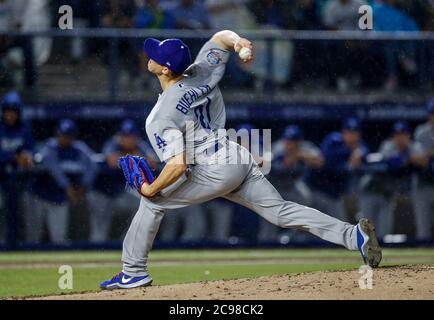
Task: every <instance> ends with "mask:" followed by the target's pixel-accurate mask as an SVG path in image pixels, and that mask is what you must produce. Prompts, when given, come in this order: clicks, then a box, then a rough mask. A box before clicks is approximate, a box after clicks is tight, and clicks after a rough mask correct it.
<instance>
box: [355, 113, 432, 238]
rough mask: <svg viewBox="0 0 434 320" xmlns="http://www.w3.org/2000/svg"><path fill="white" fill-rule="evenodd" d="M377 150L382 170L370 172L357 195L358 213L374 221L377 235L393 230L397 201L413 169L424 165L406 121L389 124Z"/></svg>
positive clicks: (408, 185)
mask: <svg viewBox="0 0 434 320" xmlns="http://www.w3.org/2000/svg"><path fill="white" fill-rule="evenodd" d="M379 153H380V154H381V156H382V157H381V158H382V162H383V163H384V164H385V165H386V172H384V173H381V174H375V175H371V176H372V178H371V181H370V183H369V184H368V185H367V186H366V187H365V188H364V191H363V192H362V194H361V199H360V214H361V215H363V216H366V217H368V219H371V221H374V223H376V230H377V233H378V236H379V238H380V239H381V238H382V237H384V236H385V235H387V234H391V233H393V231H394V221H395V219H394V217H395V210H396V207H397V204H398V201H399V200H400V199H402V198H403V197H409V196H410V194H411V191H412V188H413V186H414V184H413V183H414V182H413V178H414V169H415V168H422V167H425V166H426V163H427V161H426V157H425V155H424V153H423V148H422V146H421V144H420V143H418V142H413V141H412V139H411V128H410V126H409V124H408V123H407V122H404V121H398V122H396V123H395V124H394V125H393V129H392V136H391V137H390V138H388V139H386V140H385V141H383V142H382V144H381V146H380V148H379Z"/></svg>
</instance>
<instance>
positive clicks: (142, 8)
mask: <svg viewBox="0 0 434 320" xmlns="http://www.w3.org/2000/svg"><path fill="white" fill-rule="evenodd" d="M139 2H140V5H139V6H138V8H137V11H136V14H135V16H134V28H143V29H174V28H175V19H174V17H173V15H172V13H171V11H170V10H167V9H165V8H164V7H163V6H161V5H160V0H141V1H139Z"/></svg>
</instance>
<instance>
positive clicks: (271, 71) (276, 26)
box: [246, 0, 294, 90]
mask: <svg viewBox="0 0 434 320" xmlns="http://www.w3.org/2000/svg"><path fill="white" fill-rule="evenodd" d="M249 10H250V11H251V12H252V13H253V14H254V16H255V23H256V27H255V29H259V30H260V29H264V30H284V29H289V28H290V22H291V4H290V2H289V1H282V0H265V1H263V0H253V1H251V2H250V3H249ZM254 44H255V63H254V64H247V65H246V66H247V67H248V68H249V70H251V71H252V72H253V74H254V75H255V81H254V86H255V88H256V89H257V90H263V88H264V87H265V86H273V87H278V86H284V85H285V84H286V83H287V82H288V81H289V79H290V76H291V72H292V64H293V53H294V46H293V43H292V42H291V41H288V40H286V39H273V40H272V41H268V42H267V41H265V40H255V41H254ZM268 46H271V48H269V47H268Z"/></svg>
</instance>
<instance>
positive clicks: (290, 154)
mask: <svg viewBox="0 0 434 320" xmlns="http://www.w3.org/2000/svg"><path fill="white" fill-rule="evenodd" d="M323 163H324V159H323V157H322V155H321V150H320V149H319V148H318V147H317V146H315V145H314V144H313V143H312V142H310V141H307V140H304V138H303V132H302V130H301V129H300V127H299V126H296V125H289V126H287V127H286V128H285V130H284V132H283V135H282V137H281V139H280V140H278V141H276V142H275V143H274V145H273V163H272V165H273V166H272V172H271V174H270V180H271V182H272V183H273V184H274V185H275V186H276V188H277V189H278V190H281V193H282V196H283V197H284V198H285V199H288V200H291V201H295V202H297V203H300V204H302V205H306V206H312V203H313V199H312V193H311V190H310V189H309V187H308V186H307V185H306V183H305V182H304V181H303V177H304V175H305V172H306V170H310V168H317V169H318V168H320V167H321V166H322V165H323ZM283 230H284V229H282V228H278V227H276V226H274V225H272V224H271V223H269V222H268V221H266V220H261V223H260V226H259V236H258V238H259V240H260V241H264V242H277V241H280V239H281V236H282V235H288V234H289V235H290V236H289V237H290V240H291V241H292V240H293V239H297V238H298V239H297V240H301V238H302V236H301V235H300V233H299V232H297V231H296V230H290V231H289V232H288V230H285V231H283ZM282 231H283V232H282Z"/></svg>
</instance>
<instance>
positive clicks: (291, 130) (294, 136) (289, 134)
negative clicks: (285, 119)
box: [283, 125, 303, 141]
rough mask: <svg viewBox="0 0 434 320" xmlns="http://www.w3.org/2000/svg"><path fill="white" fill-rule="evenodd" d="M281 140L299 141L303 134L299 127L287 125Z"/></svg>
mask: <svg viewBox="0 0 434 320" xmlns="http://www.w3.org/2000/svg"><path fill="white" fill-rule="evenodd" d="M283 138H285V139H287V140H294V141H299V140H302V139H303V132H302V131H301V129H300V127H299V126H296V125H289V126H287V127H286V128H285V131H283Z"/></svg>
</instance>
